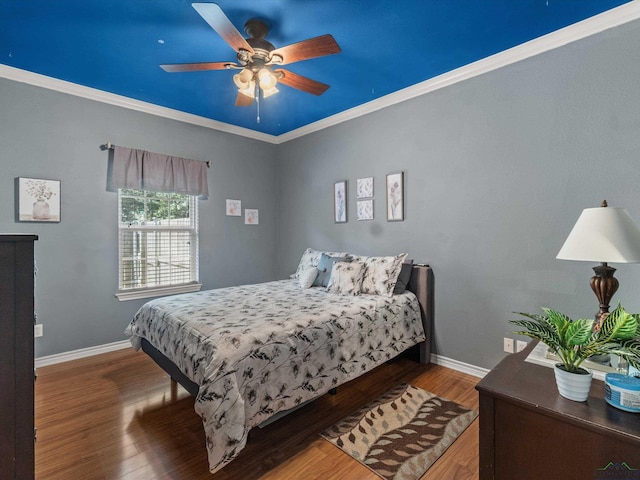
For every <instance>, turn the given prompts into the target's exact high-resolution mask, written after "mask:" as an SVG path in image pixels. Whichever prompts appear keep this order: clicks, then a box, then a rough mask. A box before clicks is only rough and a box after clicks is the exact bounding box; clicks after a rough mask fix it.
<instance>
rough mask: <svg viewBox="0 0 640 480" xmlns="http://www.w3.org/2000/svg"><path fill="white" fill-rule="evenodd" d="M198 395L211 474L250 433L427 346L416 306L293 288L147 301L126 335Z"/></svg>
mask: <svg viewBox="0 0 640 480" xmlns="http://www.w3.org/2000/svg"><path fill="white" fill-rule="evenodd" d="M127 334H128V335H129V336H130V338H131V343H132V345H133V346H134V348H136V349H138V348H140V339H141V337H144V338H146V339H147V340H148V341H149V342H150V343H151V344H152V345H153V346H155V347H156V348H157V349H158V350H160V351H161V352H162V353H164V355H165V356H167V357H168V358H169V359H170V360H172V361H173V362H174V363H175V364H176V365H177V366H178V367H179V368H180V370H181V371H182V372H183V373H184V374H185V375H187V377H189V378H190V379H191V380H193V381H194V382H195V383H197V384H198V385H200V390H199V393H198V396H197V397H196V401H195V410H196V412H197V413H198V414H199V415H200V416H201V417H202V422H203V424H204V430H205V434H206V439H207V451H208V455H209V466H210V469H211V472H216V471H217V470H219V469H221V468H222V467H224V465H226V464H227V463H229V462H230V461H231V460H232V459H233V458H234V457H236V456H237V455H238V453H239V452H240V451H241V450H242V449H243V448H244V446H245V444H246V441H247V434H248V432H249V430H250V429H251V428H252V427H254V426H256V425H258V424H259V423H261V422H263V421H264V420H266V419H267V418H269V417H271V416H272V415H274V414H275V413H277V412H279V411H282V410H286V409H289V408H292V407H294V406H296V405H298V404H300V403H302V402H305V401H307V400H310V399H312V398H314V397H317V396H319V395H322V394H324V393H326V392H328V391H329V390H330V389H331V388H333V387H335V386H337V385H340V384H342V383H344V382H346V381H348V380H351V379H353V378H356V377H358V376H359V375H362V374H363V373H365V372H367V371H369V370H371V369H372V368H374V367H375V366H377V365H380V364H381V363H383V362H385V361H386V360H388V359H391V358H393V357H395V356H396V355H397V354H399V353H400V352H402V351H404V350H406V349H407V348H409V347H411V346H412V345H415V344H416V343H419V342H421V341H423V340H424V339H425V336H424V330H423V327H422V321H421V319H420V309H419V305H418V301H417V299H416V297H415V295H413V294H412V293H410V292H405V293H404V294H402V295H394V296H393V297H391V298H388V297H383V296H377V295H360V296H342V295H335V294H330V293H327V292H326V291H325V290H324V289H322V288H311V289H305V290H303V289H301V288H300V286H299V284H298V282H297V280H281V281H276V282H268V283H262V284H257V285H245V286H239V287H229V288H223V289H217V290H208V291H202V292H198V293H191V294H183V295H177V296H172V297H165V298H160V299H156V300H152V301H150V302H148V303H146V304H145V305H144V306H143V307H141V308H140V310H139V311H138V312H137V313H136V315H135V317H134V318H133V320H132V321H131V324H130V325H129V326H128V327H127Z"/></svg>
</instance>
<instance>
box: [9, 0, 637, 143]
mask: <svg viewBox="0 0 640 480" xmlns="http://www.w3.org/2000/svg"><path fill="white" fill-rule="evenodd" d="M628 1H629V0H395V1H394V0H368V1H364V0H361V1H356V0H260V1H256V0H253V1H250V0H218V1H217V2H216V3H218V5H219V6H220V7H221V8H222V10H223V11H224V12H225V14H226V15H227V17H228V18H229V20H230V21H231V22H232V23H233V25H234V26H235V27H236V29H237V30H238V31H239V32H240V33H242V34H243V36H244V23H245V22H246V21H247V20H248V19H250V18H259V19H262V20H263V21H265V22H266V23H267V24H268V25H269V27H270V33H269V35H268V36H267V40H269V41H270V42H271V43H273V44H274V45H275V46H276V48H278V47H283V46H286V45H289V44H292V43H296V42H299V41H302V40H306V39H308V38H311V37H316V36H320V35H324V34H327V33H329V34H331V35H333V37H334V38H335V40H336V41H337V43H338V44H339V45H340V47H341V49H342V52H341V53H339V54H336V55H330V56H326V57H322V58H315V59H310V60H305V61H301V62H297V63H292V64H290V65H287V66H286V67H285V68H287V69H288V70H290V71H292V72H294V73H297V74H300V75H304V76H306V77H309V78H312V79H314V80H317V81H319V82H323V83H326V84H329V85H330V86H331V87H330V88H329V89H328V90H327V91H326V92H325V93H324V94H323V95H322V96H314V95H310V94H308V93H304V92H301V91H298V90H295V89H293V88H290V87H288V86H280V87H279V90H280V92H279V93H278V94H276V95H273V96H271V97H269V98H266V99H264V100H262V101H261V102H260V123H257V122H256V113H257V112H256V105H255V104H254V105H253V106H251V107H236V106H234V104H235V100H236V93H237V88H236V86H235V85H234V83H233V79H232V77H233V75H234V73H236V72H234V71H229V70H218V71H201V72H181V73H167V72H165V71H164V70H162V69H161V68H160V67H159V65H160V64H167V63H189V62H216V61H236V55H235V53H234V51H233V49H232V48H231V47H230V46H229V45H228V44H227V43H226V42H225V41H224V40H223V39H222V38H221V37H220V35H218V34H217V33H216V32H215V31H214V30H213V29H212V28H211V27H210V26H209V25H208V24H207V23H206V22H205V21H204V20H203V18H202V17H201V16H200V15H199V14H198V13H197V12H196V10H195V9H194V8H192V6H191V2H188V1H180V0H151V1H149V0H146V1H144V0H108V1H105V0H65V1H57V0H56V1H52V0H0V63H2V64H5V65H8V66H11V67H16V68H19V69H22V70H27V71H29V72H34V73H38V74H42V75H45V76H48V77H53V78H56V79H60V80H65V81H68V82H72V83H74V84H79V85H83V86H87V87H91V88H95V89H98V90H102V91H105V92H111V93H114V94H118V95H122V96H125V97H129V98H133V99H136V100H140V101H144V102H148V103H151V104H154V105H159V106H163V107H168V108H171V109H175V110H178V111H181V112H186V113H190V114H194V115H198V116H201V117H205V118H208V119H213V120H216V121H220V122H224V123H227V124H231V125H235V126H240V127H244V128H247V129H251V130H254V131H257V132H262V133H266V134H271V135H281V134H284V133H287V132H290V131H292V130H295V129H297V128H299V127H302V126H305V125H308V124H311V123H313V122H316V121H319V120H322V119H324V118H327V117H330V116H332V115H335V114H338V113H341V112H344V111H346V110H349V109H351V108H353V107H357V106H359V105H363V104H365V103H367V102H370V101H372V100H375V99H378V98H380V97H383V96H385V95H388V94H390V93H393V92H396V91H398V90H401V89H403V88H406V87H409V86H411V85H415V84H417V83H420V82H423V81H425V80H428V79H430V78H434V77H436V76H438V75H441V74H443V73H446V72H449V71H452V70H455V69H456V68H459V67H462V66H464V65H467V64H469V63H472V62H474V61H477V60H480V59H482V58H485V57H488V56H490V55H493V54H495V53H499V52H501V51H503V50H506V49H508V48H511V47H514V46H517V45H519V44H522V43H525V42H527V41H529V40H532V39H535V38H537V37H540V36H542V35H545V34H547V33H550V32H553V31H555V30H558V29H561V28H563V27H566V26H569V25H572V24H574V23H576V22H579V21H581V20H584V19H587V18H590V17H592V16H594V15H597V14H599V13H602V12H604V11H606V10H609V9H611V8H614V7H616V6H619V5H621V4H624V3H627V2H628Z"/></svg>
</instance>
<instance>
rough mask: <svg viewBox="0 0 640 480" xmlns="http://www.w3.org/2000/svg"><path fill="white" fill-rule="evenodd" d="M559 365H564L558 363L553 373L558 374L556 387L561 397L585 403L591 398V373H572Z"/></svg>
mask: <svg viewBox="0 0 640 480" xmlns="http://www.w3.org/2000/svg"><path fill="white" fill-rule="evenodd" d="M559 365H562V364H561V363H556V365H555V366H554V367H553V371H554V373H555V374H556V385H557V386H558V392H560V395H562V396H563V397H564V398H568V399H569V400H574V401H576V402H584V401H585V400H586V399H587V398H588V397H589V390H591V379H592V374H591V372H588V371H587V370H584V372H585V373H570V372H567V371H565V370H563V369H562V368H558V366H559Z"/></svg>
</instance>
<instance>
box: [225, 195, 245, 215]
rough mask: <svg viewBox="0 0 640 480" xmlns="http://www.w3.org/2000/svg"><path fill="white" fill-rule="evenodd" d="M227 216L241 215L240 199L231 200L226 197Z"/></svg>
mask: <svg viewBox="0 0 640 480" xmlns="http://www.w3.org/2000/svg"><path fill="white" fill-rule="evenodd" d="M226 212H227V216H229V217H241V216H242V202H241V201H240V200H231V199H229V198H227V208H226Z"/></svg>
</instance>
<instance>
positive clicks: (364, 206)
mask: <svg viewBox="0 0 640 480" xmlns="http://www.w3.org/2000/svg"><path fill="white" fill-rule="evenodd" d="M358 220H373V200H358Z"/></svg>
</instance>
